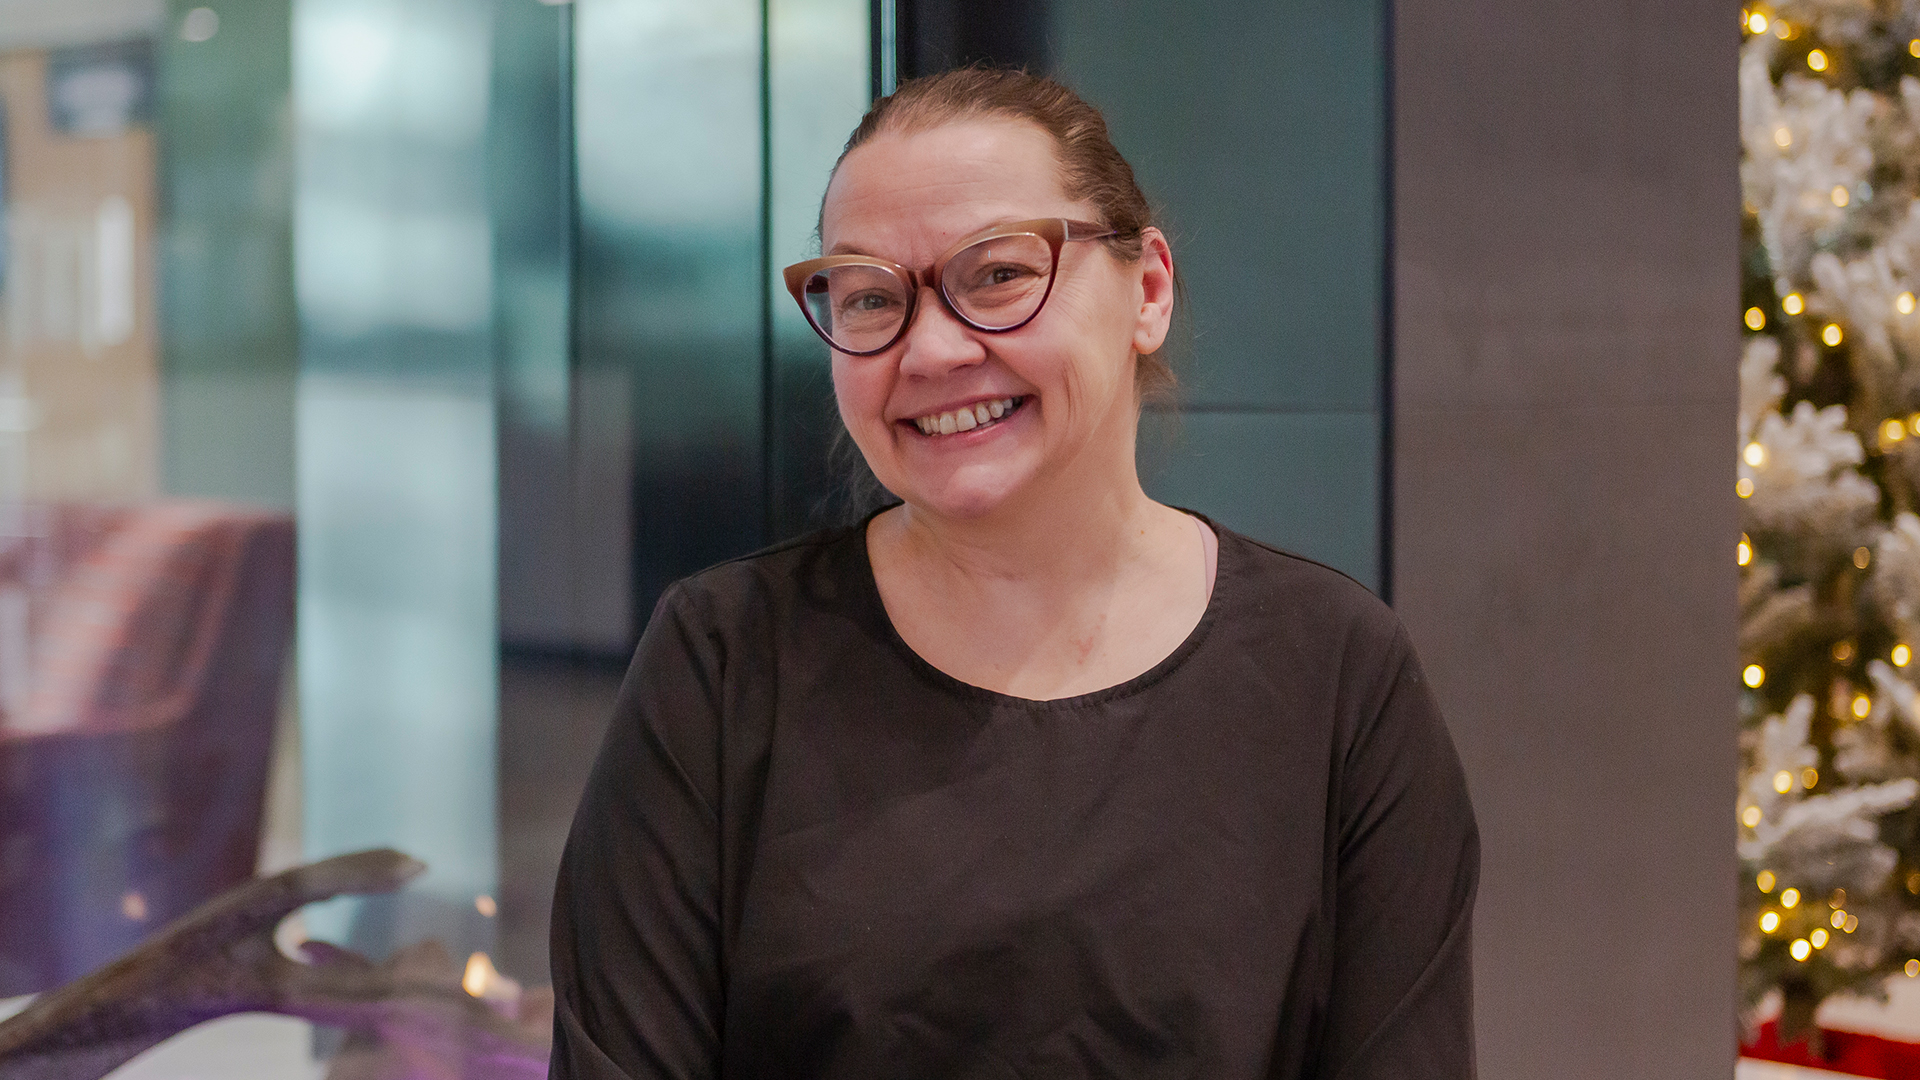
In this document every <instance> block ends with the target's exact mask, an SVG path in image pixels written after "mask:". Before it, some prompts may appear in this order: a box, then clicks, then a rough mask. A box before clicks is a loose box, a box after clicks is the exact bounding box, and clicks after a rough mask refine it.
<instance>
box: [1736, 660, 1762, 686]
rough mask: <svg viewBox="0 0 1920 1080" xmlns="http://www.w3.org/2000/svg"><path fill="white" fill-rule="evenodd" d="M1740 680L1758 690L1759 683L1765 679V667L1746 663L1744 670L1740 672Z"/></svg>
mask: <svg viewBox="0 0 1920 1080" xmlns="http://www.w3.org/2000/svg"><path fill="white" fill-rule="evenodd" d="M1740 681H1741V682H1743V683H1746V684H1747V685H1748V686H1751V687H1753V688H1754V689H1756V690H1758V689H1759V688H1760V684H1761V683H1763V682H1766V681H1767V669H1766V668H1763V667H1761V666H1760V665H1759V664H1748V665H1747V667H1746V670H1745V671H1742V672H1741V673H1740Z"/></svg>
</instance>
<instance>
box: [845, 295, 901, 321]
mask: <svg viewBox="0 0 1920 1080" xmlns="http://www.w3.org/2000/svg"><path fill="white" fill-rule="evenodd" d="M898 304H899V299H898V298H897V297H895V296H894V295H893V294H892V293H890V292H888V291H886V290H885V289H862V290H861V291H859V292H855V293H849V294H847V295H846V296H845V297H843V298H842V299H841V300H840V304H839V311H840V316H841V317H842V318H852V317H854V316H860V315H874V314H879V313H881V312H885V311H889V310H892V309H893V308H895V307H897V306H898Z"/></svg>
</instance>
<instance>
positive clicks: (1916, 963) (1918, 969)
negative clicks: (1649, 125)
mask: <svg viewBox="0 0 1920 1080" xmlns="http://www.w3.org/2000/svg"><path fill="white" fill-rule="evenodd" d="M1914 44H1915V45H1920V40H1916V41H1915V42H1914ZM1907 978H1909V979H1912V978H1920V960H1909V961H1907Z"/></svg>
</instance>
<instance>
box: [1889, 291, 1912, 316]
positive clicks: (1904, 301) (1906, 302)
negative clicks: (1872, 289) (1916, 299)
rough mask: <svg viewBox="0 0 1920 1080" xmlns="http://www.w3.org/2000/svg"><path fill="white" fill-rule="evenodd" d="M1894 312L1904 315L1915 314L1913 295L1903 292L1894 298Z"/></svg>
mask: <svg viewBox="0 0 1920 1080" xmlns="http://www.w3.org/2000/svg"><path fill="white" fill-rule="evenodd" d="M1893 310H1895V311H1897V312H1899V313H1900V314H1902V315H1911V314H1913V294H1912V293H1910V292H1903V293H1901V294H1900V295H1899V296H1896V297H1894V298H1893Z"/></svg>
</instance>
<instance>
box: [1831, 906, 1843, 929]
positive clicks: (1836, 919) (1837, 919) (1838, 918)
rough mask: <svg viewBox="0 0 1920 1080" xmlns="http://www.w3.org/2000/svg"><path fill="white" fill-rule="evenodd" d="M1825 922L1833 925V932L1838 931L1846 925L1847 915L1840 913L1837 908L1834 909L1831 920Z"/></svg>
mask: <svg viewBox="0 0 1920 1080" xmlns="http://www.w3.org/2000/svg"><path fill="white" fill-rule="evenodd" d="M1827 921H1828V922H1829V923H1832V924H1833V928H1834V929H1835V930H1838V929H1840V928H1841V927H1843V926H1845V925H1847V913H1846V912H1844V911H1841V910H1840V909H1838V908H1835V909H1834V912H1833V918H1831V919H1828V920H1827Z"/></svg>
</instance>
